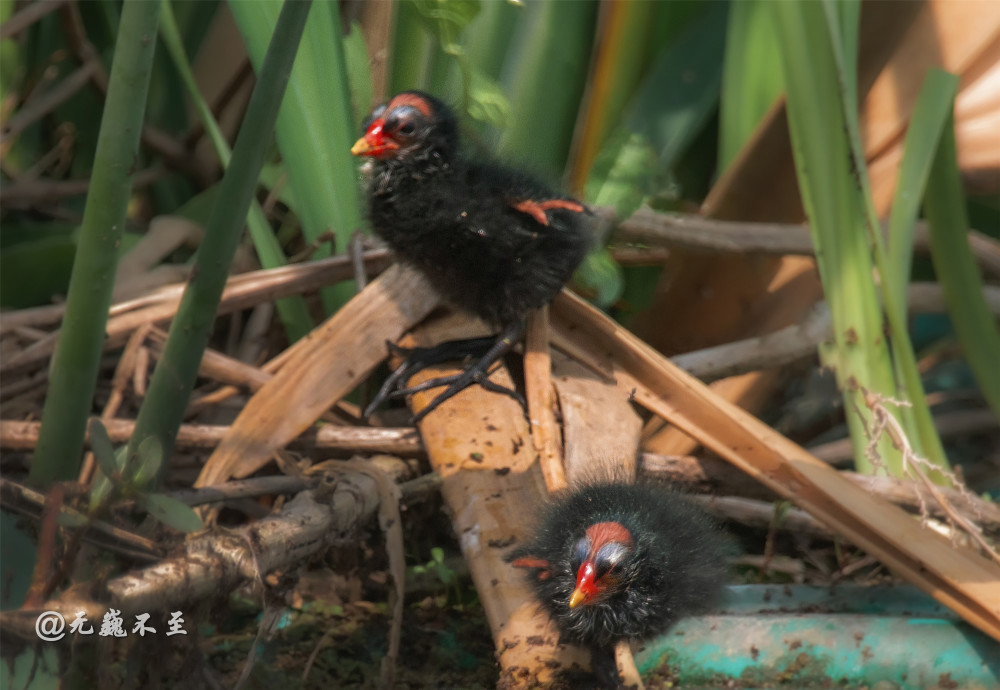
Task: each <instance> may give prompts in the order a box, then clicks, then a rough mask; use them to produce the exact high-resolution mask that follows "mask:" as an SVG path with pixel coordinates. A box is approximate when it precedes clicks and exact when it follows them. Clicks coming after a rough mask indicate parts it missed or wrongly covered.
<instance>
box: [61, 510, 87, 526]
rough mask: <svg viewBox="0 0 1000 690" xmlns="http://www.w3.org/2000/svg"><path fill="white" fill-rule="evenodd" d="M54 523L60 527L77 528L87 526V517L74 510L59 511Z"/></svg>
mask: <svg viewBox="0 0 1000 690" xmlns="http://www.w3.org/2000/svg"><path fill="white" fill-rule="evenodd" d="M56 522H57V523H59V526H60V527H71V528H79V527H85V526H86V524H87V516H86V515H83V514H82V513H78V512H76V511H75V510H61V511H59V514H58V515H57V516H56Z"/></svg>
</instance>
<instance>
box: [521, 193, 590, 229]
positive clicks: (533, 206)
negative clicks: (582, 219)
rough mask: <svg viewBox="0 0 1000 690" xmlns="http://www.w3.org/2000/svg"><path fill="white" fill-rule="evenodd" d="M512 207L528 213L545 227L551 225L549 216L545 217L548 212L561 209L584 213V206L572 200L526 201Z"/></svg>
mask: <svg viewBox="0 0 1000 690" xmlns="http://www.w3.org/2000/svg"><path fill="white" fill-rule="evenodd" d="M511 206H513V207H514V208H515V209H516V210H518V211H520V212H521V213H527V214H528V215H529V216H531V217H532V218H534V219H535V220H536V221H538V223H539V224H541V225H545V226H547V225H548V224H549V219H548V216H546V215H545V212H546V211H550V210H552V209H555V208H561V209H564V210H566V211H573V212H574V213H583V204H581V203H580V202H578V201H573V200H572V199H547V200H545V201H532V200H531V199H525V200H524V201H518V202H515V203H512V204H511Z"/></svg>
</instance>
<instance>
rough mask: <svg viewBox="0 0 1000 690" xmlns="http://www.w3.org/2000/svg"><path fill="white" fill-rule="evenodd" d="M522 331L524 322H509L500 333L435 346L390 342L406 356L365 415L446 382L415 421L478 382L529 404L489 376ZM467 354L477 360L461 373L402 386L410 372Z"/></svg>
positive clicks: (450, 341) (391, 346)
mask: <svg viewBox="0 0 1000 690" xmlns="http://www.w3.org/2000/svg"><path fill="white" fill-rule="evenodd" d="M523 334H524V325H523V324H522V323H515V324H512V325H508V326H506V327H505V328H504V329H503V330H502V331H501V332H500V334H499V335H497V336H489V337H485V338H470V339H467V340H449V341H447V342H444V343H441V344H439V345H435V346H434V347H415V348H402V347H399V346H398V345H395V344H393V343H387V345H388V346H389V349H390V350H392V352H393V353H394V354H396V355H398V356H403V357H405V358H406V359H405V361H404V362H403V363H402V364H400V365H399V366H398V367H397V368H396V370H395V371H393V372H392V374H390V376H389V377H388V378H387V379H386V381H385V383H384V384H382V388H381V389H379V392H378V394H377V395H376V396H375V398H374V399H373V400H372V402H371V403H370V404H369V405H368V407H367V408H365V417H368V416H369V415H371V413H372V412H374V411H375V409H376V408H377V407H378V406H379V405H381V404H382V403H383V402H385V400H387V399H388V398H401V397H404V396H407V395H412V394H413V393H419V392H421V391H425V390H429V389H431V388H437V387H438V386H447V388H446V389H445V390H444V391H443V392H441V393H440V394H439V395H438V396H437V397H435V398H434V399H433V400H432V401H431V402H430V404H429V405H427V406H426V407H425V408H424V409H422V410H421V411H420V412H419V413H418V414H416V415H415V416H414V417H413V423H414V424H416V423H417V422H419V421H420V420H421V419H423V418H424V417H425V416H426V415H428V414H429V413H430V412H432V411H433V410H435V409H436V408H437V407H438V406H439V405H440V404H441V403H443V402H444V401H445V400H447V399H448V398H451V397H453V396H454V395H456V394H457V393H459V392H460V391H462V390H465V389H466V388H468V387H469V386H471V385H473V384H475V383H478V384H479V385H481V386H482V387H483V388H485V389H486V390H489V391H493V392H495V393H503V394H504V395H509V396H510V397H512V398H514V399H515V400H517V401H518V402H519V403H520V404H521V406H522V407H525V408H526V407H527V403H526V402H525V400H524V397H523V396H522V395H521V394H520V393H518V392H517V391H516V390H513V389H511V388H507V387H505V386H501V385H499V384H496V383H494V382H492V381H490V379H489V372H490V368H491V367H492V366H493V365H494V364H496V363H497V362H498V361H500V360H501V359H502V358H503V357H504V356H505V355H506V354H507V353H508V352H510V350H511V349H512V348H513V347H514V344H515V343H516V342H517V341H518V340H520V339H521V336H522V335H523ZM467 358H475V360H476V361H474V362H473V363H472V364H470V365H469V366H468V367H466V368H465V370H464V371H462V372H460V373H458V374H452V375H450V376H440V377H438V378H434V379H429V380H427V381H424V382H423V383H420V384H418V385H416V386H412V387H408V388H399V386H400V385H401V384H402V383H403V382H405V381H407V380H409V378H410V377H411V376H413V375H414V374H416V373H417V372H419V371H422V370H423V369H426V368H427V367H429V366H432V365H435V364H441V363H443V362H448V361H454V360H457V359H467Z"/></svg>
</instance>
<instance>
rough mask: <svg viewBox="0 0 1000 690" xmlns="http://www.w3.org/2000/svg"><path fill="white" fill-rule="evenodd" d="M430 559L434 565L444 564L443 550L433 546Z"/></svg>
mask: <svg viewBox="0 0 1000 690" xmlns="http://www.w3.org/2000/svg"><path fill="white" fill-rule="evenodd" d="M431 558H433V559H434V562H435V563H444V549H442V548H441V547H439V546H435V547H434V548H432V549H431Z"/></svg>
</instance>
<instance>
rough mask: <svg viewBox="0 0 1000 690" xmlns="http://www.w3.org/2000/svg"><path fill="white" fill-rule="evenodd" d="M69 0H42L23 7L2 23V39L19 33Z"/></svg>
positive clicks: (0, 26)
mask: <svg viewBox="0 0 1000 690" xmlns="http://www.w3.org/2000/svg"><path fill="white" fill-rule="evenodd" d="M67 2H69V0H40V1H39V2H32V3H28V4H27V5H25V6H24V7H23V8H21V9H20V10H19V11H18V12H17V13H16V14H14V15H13V16H11V18H10V19H8V20H7V21H5V22H4V23H3V24H0V41H3V40H6V39H8V38H11V37H13V36H16V35H18V34H19V33H21V32H22V31H24V30H25V29H27V28H28V27H29V26H31V25H32V24H34V23H35V22H37V21H38V20H39V19H41V18H42V17H44V16H45V15H47V14H48V13H50V12H53V11H55V10H57V9H59V7H60V6H62V5H64V4H66V3H67Z"/></svg>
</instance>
